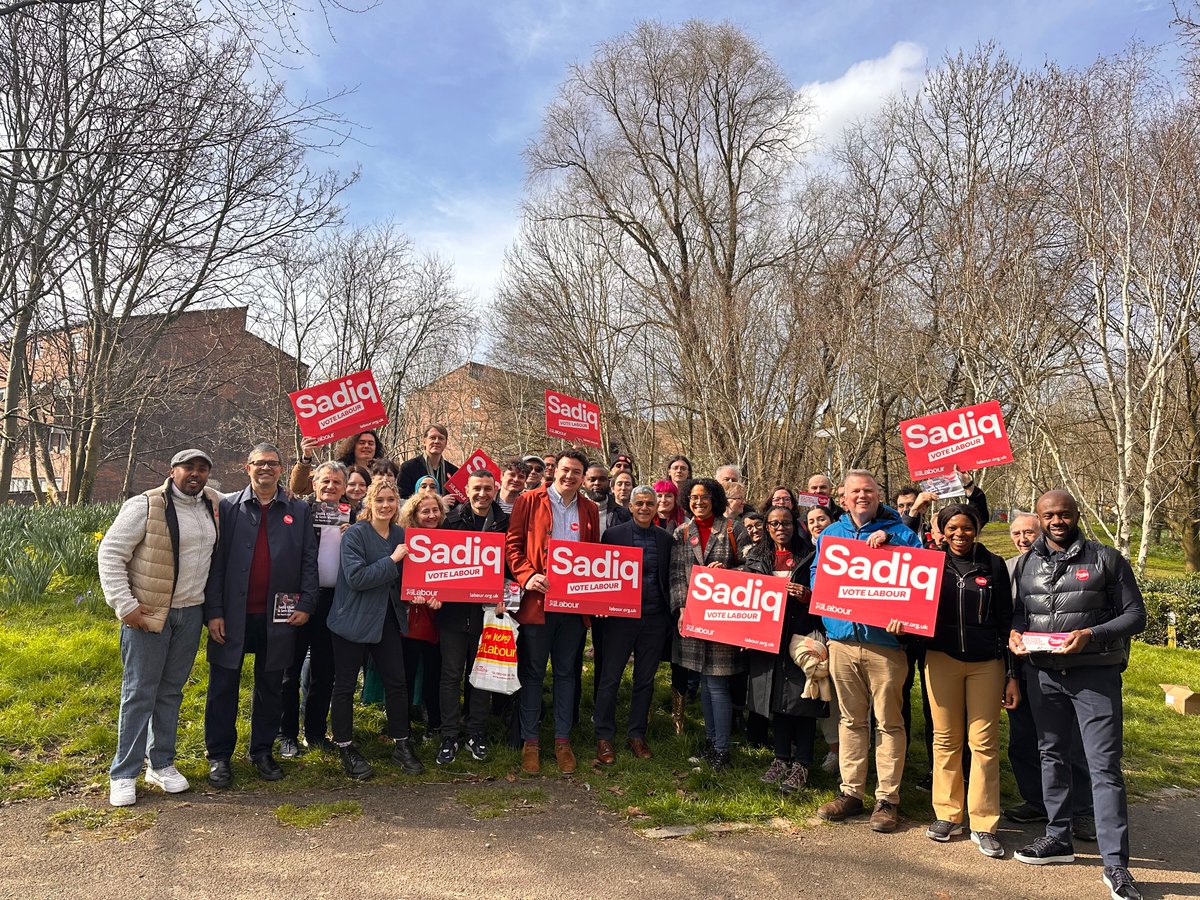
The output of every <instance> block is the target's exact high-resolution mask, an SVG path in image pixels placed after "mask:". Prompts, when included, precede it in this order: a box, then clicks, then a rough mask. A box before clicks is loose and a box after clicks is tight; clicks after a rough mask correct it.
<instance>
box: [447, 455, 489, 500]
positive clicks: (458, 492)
mask: <svg viewBox="0 0 1200 900" xmlns="http://www.w3.org/2000/svg"><path fill="white" fill-rule="evenodd" d="M480 469H487V470H488V471H489V472H491V473H492V475H493V477H495V479H496V483H497V486H498V485H499V483H500V467H499V466H498V465H496V463H495V462H494V461H493V460H492V458H491V457H490V456H488V455H487V454H486V453H484V452H483V451H482V450H476V451H475V452H474V453H472V454H471V455H470V457H469V458H468V459H467V461H466V462H465V463H463V464H462V465H461V466H459V467H458V471H457V472H455V473H454V474H453V475H451V476H450V477H449V478H448V479H446V483H445V484H444V485H442V493H443V494H450V495H451V496H453V497H455V498H457V499H458V502H459V503H466V502H467V479H469V478H470V477H471V473H472V472H478V471H479V470H480Z"/></svg>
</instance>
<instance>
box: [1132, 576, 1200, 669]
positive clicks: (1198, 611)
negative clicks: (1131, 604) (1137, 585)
mask: <svg viewBox="0 0 1200 900" xmlns="http://www.w3.org/2000/svg"><path fill="white" fill-rule="evenodd" d="M1141 587H1142V594H1143V596H1145V598H1146V631H1145V633H1144V634H1143V635H1142V636H1141V639H1142V640H1143V641H1145V642H1146V643H1147V644H1159V645H1165V644H1166V643H1167V625H1168V614H1169V613H1174V614H1175V631H1176V640H1177V641H1178V644H1179V646H1180V647H1186V648H1188V649H1192V650H1197V649H1200V575H1184V576H1182V577H1179V578H1144V579H1142V581H1141Z"/></svg>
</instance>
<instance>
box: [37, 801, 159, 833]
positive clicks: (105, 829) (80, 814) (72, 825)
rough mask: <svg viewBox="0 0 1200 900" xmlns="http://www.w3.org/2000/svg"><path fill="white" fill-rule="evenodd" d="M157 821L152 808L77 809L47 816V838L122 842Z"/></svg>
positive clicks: (73, 808) (156, 813) (156, 814)
mask: <svg viewBox="0 0 1200 900" xmlns="http://www.w3.org/2000/svg"><path fill="white" fill-rule="evenodd" d="M157 820H158V812H157V811H156V810H153V809H146V810H136V811H135V810H132V809H93V808H92V807H90V806H76V807H72V808H71V809H64V810H63V811H62V812H56V813H53V814H52V815H49V816H47V817H46V837H49V838H63V837H67V836H73V835H86V836H89V837H97V838H112V839H116V840H121V841H124V840H128V839H129V838H131V837H133V836H134V835H136V834H138V833H139V832H142V831H145V830H146V829H148V828H153V827H154V824H155V822H156V821H157Z"/></svg>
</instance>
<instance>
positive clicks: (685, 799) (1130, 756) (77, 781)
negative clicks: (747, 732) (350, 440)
mask: <svg viewBox="0 0 1200 900" xmlns="http://www.w3.org/2000/svg"><path fill="white" fill-rule="evenodd" d="M80 588H81V585H80V584H79V583H75V582H62V583H59V584H57V585H56V587H55V588H54V589H53V590H52V593H51V594H49V595H47V596H46V597H45V598H44V599H43V600H42V601H41V602H39V603H37V604H12V605H7V606H0V802H3V801H9V800H14V799H19V798H27V797H51V796H78V795H79V794H80V793H81V792H83V791H84V790H85V789H88V788H89V786H90V790H91V791H93V792H94V791H96V790H97V789H103V787H105V786H106V785H107V768H108V765H109V762H110V760H111V758H112V754H113V751H114V748H115V742H116V716H117V706H118V698H119V694H120V676H121V666H120V659H119V655H118V649H117V634H118V628H117V623H116V620H115V618H114V617H113V615H112V613H111V611H110V610H109V609H108V608H107V607H106V606H104V605H103V604H95V603H88V602H82V603H79V604H76V603H75V602H73V600H74V598H75V597H76V596H77V595H78V594H79V593H80ZM250 668H251V667H249V666H248V667H247V670H246V672H245V675H244V681H243V691H242V708H241V710H240V714H239V731H240V738H241V744H240V746H241V747H242V748H243V749H244V746H245V740H246V737H247V734H248V730H249V729H248V723H249V703H250V693H251V692H250V685H251V677H252V676H251V673H250V671H249V670H250ZM591 669H592V663H591V660H587V661H586V665H585V669H584V686H583V696H584V701H583V709H582V711H581V722H580V725H579V726H578V727H577V728H576V729H575V732H574V734H573V742H574V747H575V751H576V754H577V755H578V758H579V769H578V771H577V772H576V774H575V775H573V776H570V778H571V780H572V781H573V782H574V783H577V784H581V785H585V786H586V789H587V790H589V792H590V794H591V795H592V796H593V797H595V798H596V799H597V800H598V801H599V802H600V803H602V804H604V805H605V806H606V807H608V808H609V809H611V810H613V811H615V812H617V813H618V814H620V815H621V816H623V817H624V818H625V819H626V820H627V821H628V822H629V823H630V824H631V825H632V826H633V827H635V828H642V827H650V826H658V825H691V824H701V825H702V824H707V823H713V822H752V823H768V822H771V821H772V820H773V819H776V818H782V819H786V820H789V821H791V822H795V823H799V824H803V823H805V822H806V821H807V820H808V819H809V817H810V816H812V814H813V813H814V812H815V809H816V807H817V806H818V805H820V804H821V803H823V802H825V801H826V800H828V799H830V798H832V796H833V795H834V791H835V790H836V786H837V785H836V781H837V779H836V777H835V776H832V775H827V774H826V773H824V772H821V771H820V769H819V768H818V767H814V770H813V772H812V775H811V779H810V787H809V789H808V790H806V791H804V792H803V793H801V794H800V795H798V796H796V797H786V796H784V795H783V794H781V793H780V792H779V791H778V790H777V789H775V788H772V787H768V786H766V785H763V784H761V783H760V782H759V781H758V778H759V775H760V774H761V773H762V772H763V770H765V768H766V767H767V765H768V764H769V763H770V760H771V753H770V752H769V751H767V750H761V749H750V748H748V747H746V746H740V747H737V748H736V751H735V754H734V759H735V765H734V767H733V769H732V770H730V771H728V772H726V773H723V774H721V775H719V776H716V775H713V774H712V773H711V772H709V771H707V769H706V768H704V767H693V766H691V765H690V764H689V763H688V762H687V757H688V756H689V754H691V753H694V752H695V751H696V750H697V749H698V748H699V745H700V742H701V740H702V735H703V731H702V727H701V722H700V712H699V708H698V705H696V704H691V705H689V707H688V710H687V715H688V727H687V731H686V732H685V734H684V736H683V737H682V738H677V737H676V736H675V735H674V733H673V730H672V728H671V722H670V717H669V716H668V714H667V710H666V709H665V708H664V706H665V703H666V701H667V699H668V695H669V688H668V685H667V678H668V669H667V667H666V666H664V667H662V669H661V670H660V679H659V685H658V689H657V692H656V701H657V702H656V704H655V707H654V709H653V711H652V718H651V724H650V731H649V734H648V740H649V743H650V745H651V747H652V748H653V750H654V758H653V759H651V760H646V761H641V760H636V759H634V758H633V757H632V755H631V754H630V753H628V752H627V751H625V748H624V744H623V742H618V743H617V749H618V754H617V762H616V764H615V765H614V766H611V767H601V766H599V765H598V764H593V763H592V761H591V760H592V749H593V748H594V746H595V745H594V743H593V735H592V729H591V724H590V719H591V702H590V698H591V678H592V673H591ZM1160 683H1179V684H1188V685H1190V686H1191V687H1193V688H1198V689H1200V651H1189V650H1170V649H1167V648H1163V647H1152V646H1148V645H1145V644H1134V650H1133V657H1132V660H1131V663H1130V666H1129V670H1128V672H1127V673H1126V676H1125V701H1126V702H1125V714H1126V718H1125V744H1126V751H1125V770H1126V773H1127V777H1128V781H1129V786H1130V790H1131V792H1132V793H1133V794H1134V795H1135V796H1145V795H1149V794H1152V793H1154V792H1155V791H1158V790H1161V789H1163V788H1167V787H1172V786H1178V787H1181V788H1184V789H1187V790H1200V717H1184V716H1180V715H1178V714H1177V713H1174V712H1172V711H1171V710H1169V709H1168V708H1167V707H1166V705H1165V704H1164V702H1163V695H1162V691H1161V690H1160V688H1159V686H1158V685H1159V684H1160ZM206 686H207V666H206V664H205V661H204V653H203V649H202V650H201V652H200V654H199V655H198V657H197V662H196V666H195V668H194V670H193V672H192V676H191V679H190V681H189V684H188V686H187V688H186V689H185V694H184V703H183V709H182V713H181V716H180V736H179V756H178V759H177V762H176V765H177V766H178V768H179V769H180V771H181V772H183V773H184V774H185V775H186V776H187V777H188V778H189V779H190V780H191V781H192V783H193V785H195V786H196V788H197V789H204V788H205V784H204V779H205V776H206V775H207V771H208V766H207V762H206V760H205V757H204V741H203V712H204V695H205V690H206ZM628 703H629V695H628V681H626V683H625V685H624V686H623V687H622V694H621V697H620V700H619V706H618V709H619V711H620V714H621V715H623V714H624V711H625V710H627V709H628ZM913 708H914V709H913V713H914V719H915V723H916V727H917V728H920V727H921V725H920V721H921V706H920V701H919V698H918V697H917V696H915V695H914V698H913ZM384 724H385V722H384V714H383V710H382V709H381V708H380V707H375V706H366V707H364V706H361V705H359V706H358V707H357V708H356V712H355V725H356V732H357V733H356V738H357V740H358V742H359V744H360V747H361V749H362V751H363V753H364V755H365V756H366V757H367V759H368V760H369V761H370V762H371V763H372V764H373V765H374V766H375V769H376V776H375V778H374V779H373V780H372V781H371V782H370V783H369V784H370V785H375V784H413V783H419V782H438V783H457V784H462V785H463V788H461V789H460V791H459V793H460V794H463V795H465V797H466V800H463V801H462V802H464V803H466V804H467V805H470V803H473V802H480V803H482V799H481V800H479V801H475V800H474V799H473V798H476V797H479V798H494V799H493V800H492V802H493V803H496V804H500V805H501V806H502V807H503V808H505V809H521V808H522V807H521V806H514V805H513V804H514V803H522V802H524V803H527V804H534V803H535V802H542V801H537V800H535V798H536V796H537V792H539V791H543V788H542V787H541V785H542V784H543V783H544V782H543V779H546V778H562V777H563V776H560V775H558V773H557V770H556V769H555V765H554V758H553V751H552V742H551V740H550V736H549V735H548V734H547V735H545V739H544V740H543V748H542V754H543V774H542V775H540V776H532V777H530V776H524V775H521V774H520V756H519V752H518V751H517V750H515V749H511V748H509V747H507V746H505V745H504V743H503V741H502V740H501V739H500V735H499V734H498V733H497V725H496V723H495V722H494V721H493V731H492V734H491V736H490V737H491V740H492V756H491V759H490V760H488V761H487V762H484V763H479V762H476V761H474V760H473V759H472V758H471V756H470V754H469V753H467V752H465V750H463V751H460V753H459V755H458V758H457V760H456V761H455V762H454V763H452V764H450V765H448V766H436V765H434V763H433V755H434V753H435V751H436V743H435V742H433V741H427V742H426V743H425V744H424V745H423V746H422V747H421V748H420V750H419V753H420V756H421V758H422V759H423V760H424V762H425V764H426V767H427V768H426V771H425V773H424V774H423V775H421V776H416V777H411V776H405V775H403V774H401V773H400V772H399V770H398V769H397V767H396V766H395V765H394V764H392V763H391V761H390V759H389V756H390V752H391V744H390V741H388V740H387V739H386V738H384V737H383V736H382V733H383V730H384ZM624 724H625V723H624V719H623V718H618V728H619V729H623V728H624ZM1001 727H1002V728H1006V727H1007V726H1006V719H1005V718H1003V717H1002V718H1001ZM824 753H825V747H824V744H823V742H822V741H821V740H820V738H818V741H817V756H816V758H817V759H818V760H820V759H821V758H822V757H823V755H824ZM924 757H925V749H924V745H923V743H922V741H921V740H919V739H914V740H913V742H912V744H911V749H910V753H909V760H908V765H907V767H906V772H905V782H906V785H912V784H915V782H916V780H917V779H918V778H919V777H920V776H921V775H922V774H923V772H924V770H925V766H926V763H925V759H924ZM282 765H283V767H284V770H285V771H286V772H287V777H286V778H285V779H283V780H282V781H279V782H271V783H268V782H263V781H261V780H259V779H258V778H257V777H255V776H254V774H253V770H252V768H251V766H250V764H249V763H248V762H247V761H246V760H245V757H244V755H242V754H241V753H239V754H237V755H235V757H234V760H233V770H234V786H233V788H232V789H231V791H232V792H233V793H237V792H254V793H261V794H267V795H271V796H278V797H279V802H280V803H283V804H290V803H291V802H293V801H296V802H297V803H298V808H299V810H304V809H306V808H307V807H304V806H303V802H304V799H305V793H306V792H307V791H310V790H322V791H329V790H333V791H337V790H343V789H346V788H348V787H350V786H352V785H353V784H354V783H353V782H350V781H349V779H347V778H346V777H345V775H344V774H343V773H342V771H341V767H340V765H339V763H338V759H337V756H336V754H330V753H320V752H315V751H310V752H308V753H305V754H304V755H302V756H301V757H300V758H298V759H296V760H283V761H282ZM697 769H698V770H697ZM1003 790H1004V794H1005V800H1006V802H1008V801H1013V800H1015V799H1016V794H1015V791H1014V788H1013V784H1012V779H1011V776H1009V775H1008V773H1007V767H1005V770H1004V776H1003ZM522 791H530V792H534V793H533V794H532V795H522V794H521V793H520V792H522ZM321 806H322V804H317V805H316V807H315V808H319V807H321ZM481 808H482V807H481ZM903 809H904V812H905V813H906V814H908V815H909V816H912V817H914V818H916V819H918V820H921V819H923V818H926V817H928V816H929V815H930V814H931V809H930V807H929V796H928V795H927V794H921V793H919V792H917V791H915V790H912V789H911V788H909V787H906V788H905V790H904V791H903ZM300 814H301V813H300V812H298V813H297V815H300ZM313 814H314V815H320V813H318V812H314V813H313Z"/></svg>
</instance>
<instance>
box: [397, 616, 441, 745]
mask: <svg viewBox="0 0 1200 900" xmlns="http://www.w3.org/2000/svg"><path fill="white" fill-rule="evenodd" d="M418 667H420V670H421V675H422V679H421V705H422V706H424V707H425V723H426V725H428V726H429V727H428V729H427V730H428V731H430V732H433V731H437V730H438V729H440V728H441V727H442V700H441V691H440V690H439V681H440V680H441V677H442V649H441V647H440V646H439V645H438V644H431V643H430V642H429V641H418V640H417V639H416V638H409V637H406V638H404V678H405V680H406V681H407V682H408V693H409V696H410V697H414V696H415V688H416V685H417V669H418ZM410 702H412V701H411V700H410Z"/></svg>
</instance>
